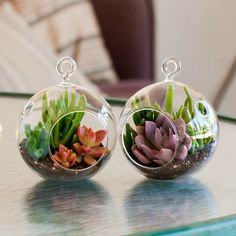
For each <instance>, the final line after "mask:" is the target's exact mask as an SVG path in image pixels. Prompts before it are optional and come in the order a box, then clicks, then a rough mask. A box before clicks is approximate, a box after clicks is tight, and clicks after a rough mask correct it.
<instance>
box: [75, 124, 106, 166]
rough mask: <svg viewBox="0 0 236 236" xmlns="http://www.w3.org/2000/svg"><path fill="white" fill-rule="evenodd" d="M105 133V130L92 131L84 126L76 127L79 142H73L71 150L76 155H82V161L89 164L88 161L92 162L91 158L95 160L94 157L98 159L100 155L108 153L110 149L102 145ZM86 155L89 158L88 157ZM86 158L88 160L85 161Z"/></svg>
mask: <svg viewBox="0 0 236 236" xmlns="http://www.w3.org/2000/svg"><path fill="white" fill-rule="evenodd" d="M106 134H107V133H106V131H105V130H98V131H96V132H94V131H93V130H92V129H91V128H87V127H86V126H83V127H78V129H77V136H78V140H79V142H78V143H75V144H73V150H74V151H75V152H76V154H77V155H78V156H83V157H84V161H85V163H86V164H87V165H91V164H90V163H93V162H92V161H91V160H92V159H91V158H93V159H94V161H96V159H99V158H100V157H101V156H102V155H104V156H107V155H108V154H109V153H110V150H109V149H107V148H105V147H103V145H102V141H103V140H104V138H105V137H106ZM88 156H89V157H90V158H88ZM85 157H86V158H85ZM87 159H88V160H90V161H86V160H87ZM87 162H88V163H87Z"/></svg>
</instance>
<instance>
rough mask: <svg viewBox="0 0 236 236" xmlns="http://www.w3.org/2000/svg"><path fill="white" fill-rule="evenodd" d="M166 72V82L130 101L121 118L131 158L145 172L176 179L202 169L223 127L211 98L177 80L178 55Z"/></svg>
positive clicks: (165, 65)
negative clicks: (220, 125)
mask: <svg viewBox="0 0 236 236" xmlns="http://www.w3.org/2000/svg"><path fill="white" fill-rule="evenodd" d="M171 66H174V68H171ZM162 71H163V73H164V74H165V76H166V78H165V80H164V81H163V82H160V83H155V84H152V85H149V86H147V87H145V88H143V89H142V90H140V91H138V92H137V93H136V94H135V95H133V96H132V97H131V98H130V99H129V100H128V101H127V103H126V105H125V108H124V109H123V112H122V115H121V117H120V129H121V142H122V147H123V149H124V152H125V154H126V156H127V158H128V160H129V161H130V162H131V163H132V164H133V165H134V166H135V167H136V168H137V169H138V170H139V171H140V172H141V173H143V174H144V175H145V176H147V177H150V178H155V179H174V178H176V177H179V176H182V175H186V174H190V173H192V172H194V171H195V170H197V169H199V167H200V166H202V164H204V163H205V162H206V161H207V160H208V159H209V158H210V157H211V156H212V154H213V151H214V150H215V147H216V142H217V138H218V130H219V127H218V121H217V117H216V115H215V111H214V109H213V108H212V106H211V105H210V103H209V102H208V101H207V100H206V98H205V97H204V96H203V95H202V94H200V93H198V92H195V91H194V90H192V89H190V88H189V87H188V86H187V85H185V84H182V83H179V82H176V81H174V76H175V75H176V74H177V73H178V72H179V71H180V63H179V61H178V60H177V59H176V58H174V57H170V58H168V59H166V60H165V61H164V62H163V64H162Z"/></svg>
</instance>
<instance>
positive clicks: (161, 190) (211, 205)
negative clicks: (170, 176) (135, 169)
mask: <svg viewBox="0 0 236 236" xmlns="http://www.w3.org/2000/svg"><path fill="white" fill-rule="evenodd" d="M124 208H125V211H126V218H127V222H128V225H129V227H130V228H132V231H134V232H140V231H141V232H142V231H152V230H157V229H163V228H167V227H168V228H169V227H174V226H177V225H183V224H189V223H191V222H196V221H200V220H201V219H209V218H212V217H213V216H215V215H216V210H215V202H214V198H213V196H212V194H211V192H210V191H209V190H208V188H207V187H206V186H204V185H203V184H202V183H200V182H199V181H197V180H195V179H192V178H190V179H186V180H175V181H170V182H169V181H152V180H145V181H143V182H141V183H139V184H137V185H136V186H134V188H132V189H131V190H130V191H129V193H128V195H127V198H126V199H125V202H124Z"/></svg>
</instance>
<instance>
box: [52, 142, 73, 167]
mask: <svg viewBox="0 0 236 236" xmlns="http://www.w3.org/2000/svg"><path fill="white" fill-rule="evenodd" d="M53 157H54V158H55V160H56V161H57V162H58V163H59V164H61V165H62V166H64V167H66V168H70V167H72V166H73V165H74V164H75V162H76V159H77V156H76V154H75V153H74V152H73V150H70V149H68V148H66V147H65V146H64V145H63V144H60V145H59V151H58V152H57V151H56V153H55V154H54V155H53Z"/></svg>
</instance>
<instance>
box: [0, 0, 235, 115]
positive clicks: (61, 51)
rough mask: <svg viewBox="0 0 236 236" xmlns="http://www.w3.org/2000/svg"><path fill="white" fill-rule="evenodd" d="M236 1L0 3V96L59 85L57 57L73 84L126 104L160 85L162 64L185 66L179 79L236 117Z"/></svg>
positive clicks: (51, 0) (54, 0)
mask: <svg viewBox="0 0 236 236" xmlns="http://www.w3.org/2000/svg"><path fill="white" fill-rule="evenodd" d="M235 9H236V1H235V0H225V1H222V0H208V1H204V0H198V1H193V0H192V1H189V0H176V1H173V0H34V1H32V0H2V1H1V0H0V33H1V37H0V91H1V92H16V93H34V92H36V91H39V90H41V89H43V88H45V87H48V86H51V85H54V84H56V83H58V79H57V75H56V72H55V65H56V62H57V60H58V59H59V58H61V57H62V56H71V57H73V58H74V59H75V60H76V61H77V62H78V65H79V71H78V73H77V75H76V76H75V78H74V79H73V82H74V83H77V84H80V85H82V86H85V87H89V88H91V89H93V90H95V91H97V92H101V93H102V94H106V95H107V96H112V97H121V98H127V97H129V96H131V95H132V94H133V93H134V92H136V91H137V90H139V89H141V88H142V87H144V86H146V85H147V84H150V83H153V82H155V81H161V80H162V79H163V76H162V74H161V70H160V65H161V62H162V61H163V60H164V59H165V58H166V57H169V56H175V57H177V58H179V59H180V60H181V62H182V72H181V74H180V75H179V76H178V80H179V81H180V82H183V83H187V84H188V85H190V86H191V87H193V88H194V89H196V90H199V91H201V92H202V93H203V94H205V95H206V96H207V97H208V98H209V99H210V100H211V102H212V103H213V105H214V106H215V108H216V109H217V111H220V112H223V113H226V114H228V115H235V116H236V106H233V105H232V104H233V102H234V100H235V99H236V94H235V92H234V91H235V89H236V25H235V22H236V14H235Z"/></svg>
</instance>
